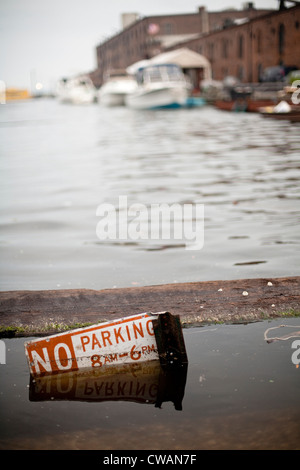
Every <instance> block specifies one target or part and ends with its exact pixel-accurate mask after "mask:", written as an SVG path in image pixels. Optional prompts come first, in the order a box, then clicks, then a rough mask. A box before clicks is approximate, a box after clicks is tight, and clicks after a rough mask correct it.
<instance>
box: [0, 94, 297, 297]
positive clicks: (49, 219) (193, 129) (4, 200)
mask: <svg viewBox="0 0 300 470" xmlns="http://www.w3.org/2000/svg"><path fill="white" fill-rule="evenodd" d="M0 140H1V154H2V156H1V161H0V174H1V186H0V196H1V199H0V200H1V207H0V209H1V211H0V227H1V239H0V250H1V259H2V273H1V279H0V288H1V290H24V289H34V290H38V289H62V288H64V289H71V288H91V289H104V288H112V287H131V286H136V285H139V286H146V285H153V284H156V285H157V284H166V283H175V282H195V281H206V280H219V279H222V280H225V279H241V278H254V277H256V278H260V277H272V278H274V277H281V276H295V275H298V273H299V242H300V239H299V220H300V211H299V198H300V193H299V187H300V186H299V181H300V166H299V152H300V142H299V125H298V124H290V123H287V122H281V121H276V122H273V121H270V120H266V119H263V118H261V117H260V116H258V115H257V114H251V113H249V114H246V113H230V112H224V111H219V110H217V109H214V108H212V107H210V106H205V107H203V108H195V109H182V110H169V111H145V112H144V111H140V112H139V111H134V110H129V109H126V108H104V107H101V106H100V105H98V104H95V105H92V106H86V107H84V106H83V107H81V106H77V107H76V106H67V105H65V106H64V105H60V104H59V103H57V102H56V101H55V100H50V99H49V100H47V99H41V100H33V101H28V102H16V103H9V104H7V105H5V106H2V107H1V108H0ZM119 196H127V197H128V204H129V205H130V204H133V203H142V204H145V205H147V206H148V205H149V204H152V203H153V204H154V203H160V204H162V203H168V204H173V203H178V204H184V203H199V204H204V211H205V226H204V247H203V248H202V249H201V250H198V251H188V250H186V249H185V246H184V244H182V242H180V243H176V240H175V241H174V240H171V241H170V242H166V241H164V242H159V241H158V242H157V241H153V242H152V241H151V240H148V241H147V240H146V241H145V240H141V241H140V240H128V241H122V240H115V241H113V240H108V241H103V240H99V239H98V237H97V235H96V227H97V223H98V222H99V217H97V215H96V210H97V208H98V206H99V205H100V204H103V203H109V204H114V205H116V206H118V198H119Z"/></svg>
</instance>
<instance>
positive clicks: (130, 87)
mask: <svg viewBox="0 0 300 470" xmlns="http://www.w3.org/2000/svg"><path fill="white" fill-rule="evenodd" d="M136 87H137V83H136V80H134V78H132V77H130V76H129V75H127V74H126V73H123V72H111V73H110V74H109V77H108V78H107V79H106V81H105V83H104V84H103V85H102V87H101V88H100V90H99V92H98V101H99V102H100V104H103V105H104V106H124V105H125V98H126V96H127V95H128V94H129V93H132V92H133V91H134V90H135V89H136Z"/></svg>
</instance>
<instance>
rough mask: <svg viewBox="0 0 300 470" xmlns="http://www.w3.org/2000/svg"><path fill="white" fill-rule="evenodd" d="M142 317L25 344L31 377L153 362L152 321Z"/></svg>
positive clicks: (155, 355)
mask: <svg viewBox="0 0 300 470" xmlns="http://www.w3.org/2000/svg"><path fill="white" fill-rule="evenodd" d="M158 316H159V314H151V313H142V314H139V315H133V316H130V317H127V318H122V319H120V320H116V321H113V322H108V323H100V324H97V325H94V326H90V327H88V328H81V329H77V330H73V331H71V332H68V333H60V334H57V335H54V336H51V337H48V338H41V339H37V340H32V341H30V342H27V343H25V352H26V356H27V360H28V364H29V368H30V372H31V374H32V375H44V374H52V373H60V372H70V371H78V370H82V369H90V368H98V367H101V366H103V365H107V364H115V365H117V364H125V363H126V364H128V363H137V362H143V361H148V360H155V359H156V360H157V359H158V358H159V353H158V350H157V342H156V338H155V333H154V328H153V320H155V319H157V318H158Z"/></svg>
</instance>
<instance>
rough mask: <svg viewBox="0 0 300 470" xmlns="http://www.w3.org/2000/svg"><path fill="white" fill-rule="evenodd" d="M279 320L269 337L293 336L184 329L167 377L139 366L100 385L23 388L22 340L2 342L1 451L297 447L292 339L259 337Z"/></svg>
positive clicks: (299, 427)
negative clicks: (177, 369) (181, 356)
mask: <svg viewBox="0 0 300 470" xmlns="http://www.w3.org/2000/svg"><path fill="white" fill-rule="evenodd" d="M283 323H284V324H286V325H290V326H295V329H291V328H290V329H289V330H288V331H284V332H282V330H284V329H280V330H279V331H278V330H275V332H274V333H273V331H272V336H274V335H277V334H278V333H280V336H282V335H283V334H284V333H290V332H291V331H299V330H300V322H299V319H284V320H283V319H280V320H276V321H272V322H268V321H265V322H258V323H252V324H248V325H216V326H209V327H202V328H191V329H184V338H185V343H186V349H187V353H188V358H189V364H188V368H187V371H186V374H185V372H184V371H181V374H180V376H179V375H177V374H175V375H174V374H173V375H171V376H170V375H169V376H168V377H167V376H166V374H162V372H161V370H160V368H159V367H158V366H157V365H156V364H155V363H148V364H147V366H146V368H145V369H144V370H142V371H138V370H136V371H132V370H131V371H127V373H118V375H112V374H109V375H107V376H106V377H104V378H101V377H100V376H92V377H91V376H86V377H83V378H82V377H81V378H78V377H77V378H74V377H73V378H68V379H63V380H61V379H59V378H57V376H56V377H54V378H52V379H47V380H46V381H44V382H43V381H36V382H34V383H32V382H31V381H30V377H29V370H28V366H27V362H26V358H25V354H24V339H10V340H9V339H5V340H4V341H5V344H6V354H7V357H6V359H7V360H6V362H7V363H6V365H0V448H1V449H51V450H53V449H102V450H107V449H112V450H113V449H126V450H138V449H139V450H140V449H143V450H149V449H150V450H166V449H169V450H179V449H186V450H188V449H194V450H197V449H198V450H200V449H299V448H300V400H299V397H300V368H297V367H296V365H295V364H294V363H293V362H292V354H293V352H295V349H293V348H292V344H293V341H294V340H295V338H291V339H288V340H285V341H277V342H273V343H270V344H268V343H267V342H266V341H265V340H264V332H265V331H266V329H268V328H270V327H273V326H279V325H281V324H283ZM299 356H300V354H299ZM174 403H176V406H175V404H174ZM158 405H160V407H158ZM180 408H181V409H180Z"/></svg>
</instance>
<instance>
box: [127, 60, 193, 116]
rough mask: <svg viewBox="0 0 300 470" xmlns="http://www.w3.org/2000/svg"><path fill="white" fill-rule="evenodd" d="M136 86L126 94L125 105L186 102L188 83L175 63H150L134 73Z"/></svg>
mask: <svg viewBox="0 0 300 470" xmlns="http://www.w3.org/2000/svg"><path fill="white" fill-rule="evenodd" d="M135 77H136V81H137V88H136V90H135V91H133V92H132V93H130V94H129V95H127V97H126V105H127V106H128V107H130V108H134V109H156V108H171V107H181V106H184V105H185V104H186V101H187V98H188V96H189V92H190V84H189V82H188V81H187V80H186V78H185V76H184V74H183V72H182V69H181V68H180V67H179V66H178V65H176V64H154V65H152V64H150V65H145V66H143V65H142V66H141V67H140V68H138V70H137V71H136V73H135Z"/></svg>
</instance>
